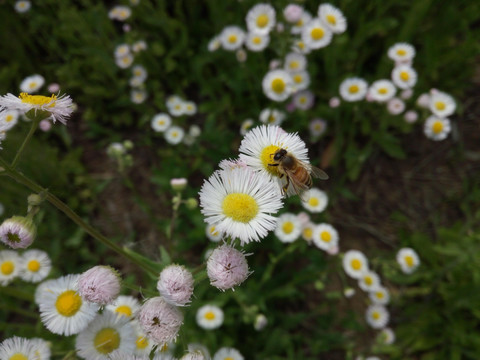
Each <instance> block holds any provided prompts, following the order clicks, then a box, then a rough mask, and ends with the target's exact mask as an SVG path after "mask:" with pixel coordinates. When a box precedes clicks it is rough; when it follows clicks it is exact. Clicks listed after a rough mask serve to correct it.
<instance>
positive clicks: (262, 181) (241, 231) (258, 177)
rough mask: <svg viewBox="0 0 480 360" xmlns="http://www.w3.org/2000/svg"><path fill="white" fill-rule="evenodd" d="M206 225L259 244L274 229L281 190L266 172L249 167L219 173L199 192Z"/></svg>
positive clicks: (242, 240) (241, 239) (246, 241)
mask: <svg viewBox="0 0 480 360" xmlns="http://www.w3.org/2000/svg"><path fill="white" fill-rule="evenodd" d="M199 195H200V206H201V208H202V210H201V212H202V214H203V215H204V216H205V222H207V223H208V224H210V225H215V227H216V228H217V229H218V231H219V232H221V233H222V234H225V235H228V236H231V237H232V238H234V239H236V238H238V239H240V242H241V244H242V245H243V244H246V243H249V242H251V241H260V239H262V238H264V237H265V236H267V234H268V231H271V230H273V229H274V228H275V225H276V219H275V218H274V217H273V216H272V215H271V214H275V213H276V212H277V211H278V210H279V209H280V208H281V207H282V200H281V194H280V191H278V188H277V187H276V186H275V185H274V183H273V182H272V181H271V180H270V178H269V177H268V176H267V175H265V174H264V173H258V172H253V171H252V170H250V169H249V168H243V167H240V168H233V169H231V170H221V171H216V172H215V173H213V175H212V176H211V177H210V178H209V179H208V180H206V181H205V182H204V183H203V185H202V188H201V190H200V193H199Z"/></svg>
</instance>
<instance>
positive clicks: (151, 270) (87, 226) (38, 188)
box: [0, 157, 158, 276]
mask: <svg viewBox="0 0 480 360" xmlns="http://www.w3.org/2000/svg"><path fill="white" fill-rule="evenodd" d="M0 165H1V166H2V167H3V168H4V169H5V171H6V173H7V175H9V176H10V177H11V178H12V179H14V180H15V181H17V182H19V183H20V184H23V185H25V186H26V187H28V188H29V189H30V190H32V191H34V192H36V193H41V192H44V193H45V194H46V200H48V201H49V202H50V203H51V204H52V205H53V206H55V207H56V208H57V209H58V210H60V211H61V212H63V213H64V214H65V215H67V216H68V217H69V218H70V219H71V220H72V221H73V222H74V223H75V224H77V225H78V226H80V227H81V228H82V229H84V230H85V231H86V232H87V233H88V234H90V235H91V236H92V237H93V238H95V239H96V240H98V241H100V242H101V243H103V244H104V245H105V246H107V247H109V248H110V249H112V250H113V251H115V252H116V253H118V254H119V255H122V256H124V257H126V258H127V259H128V260H130V261H131V262H133V263H134V264H136V265H138V266H139V267H140V268H141V269H143V270H145V271H146V272H148V273H151V274H154V275H155V276H156V275H157V273H158V272H157V271H156V270H155V269H154V268H152V267H150V266H149V265H148V264H144V263H143V262H141V261H140V260H139V259H136V258H135V257H134V256H132V255H131V254H129V253H128V252H126V251H124V249H123V248H122V247H120V246H119V245H117V244H115V243H114V242H112V241H111V240H110V239H108V238H106V237H105V236H104V235H102V234H101V233H100V232H99V231H98V230H97V229H95V228H94V227H93V226H91V225H90V224H88V223H86V222H85V221H84V220H83V219H82V218H81V217H80V216H79V215H78V214H77V213H75V212H74V211H73V210H72V209H70V207H68V205H67V204H65V203H64V202H63V201H61V200H60V199H59V198H57V197H56V196H55V195H53V194H52V193H50V192H49V191H48V190H46V189H44V188H42V187H41V186H40V185H38V184H36V183H35V182H33V181H32V180H30V179H29V178H27V177H26V176H24V175H23V174H21V173H19V172H18V171H16V170H15V169H13V168H12V167H11V166H10V165H8V164H7V162H6V161H5V160H4V159H3V158H1V157H0Z"/></svg>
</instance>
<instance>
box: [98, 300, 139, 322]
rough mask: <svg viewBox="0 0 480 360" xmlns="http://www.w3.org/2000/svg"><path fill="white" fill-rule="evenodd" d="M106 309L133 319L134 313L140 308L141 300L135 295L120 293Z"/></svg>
mask: <svg viewBox="0 0 480 360" xmlns="http://www.w3.org/2000/svg"><path fill="white" fill-rule="evenodd" d="M106 309H107V310H109V311H111V312H113V313H115V314H117V316H124V317H126V318H129V319H132V318H133V316H134V314H135V313H136V312H137V311H138V309H140V302H139V301H138V300H137V299H136V298H134V297H133V296H127V295H120V296H118V297H117V298H116V299H115V300H114V301H113V303H112V304H110V305H107V306H106Z"/></svg>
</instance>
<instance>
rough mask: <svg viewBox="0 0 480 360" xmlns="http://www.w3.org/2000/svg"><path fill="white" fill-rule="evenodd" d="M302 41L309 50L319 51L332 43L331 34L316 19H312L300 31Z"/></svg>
mask: <svg viewBox="0 0 480 360" xmlns="http://www.w3.org/2000/svg"><path fill="white" fill-rule="evenodd" d="M302 40H303V41H304V42H305V45H307V46H308V47H309V48H310V49H320V48H323V47H325V46H327V45H328V44H330V42H331V41H332V32H331V31H330V29H329V28H327V27H326V26H325V25H323V23H322V21H321V20H320V19H318V18H314V19H312V20H311V21H310V22H309V23H308V24H307V25H305V26H304V27H303V29H302Z"/></svg>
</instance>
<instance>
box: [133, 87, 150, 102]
mask: <svg viewBox="0 0 480 360" xmlns="http://www.w3.org/2000/svg"><path fill="white" fill-rule="evenodd" d="M147 96H148V94H147V92H146V91H145V90H143V89H132V91H130V100H131V101H132V102H133V103H134V104H141V103H143V102H144V101H145V100H146V99H147Z"/></svg>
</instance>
